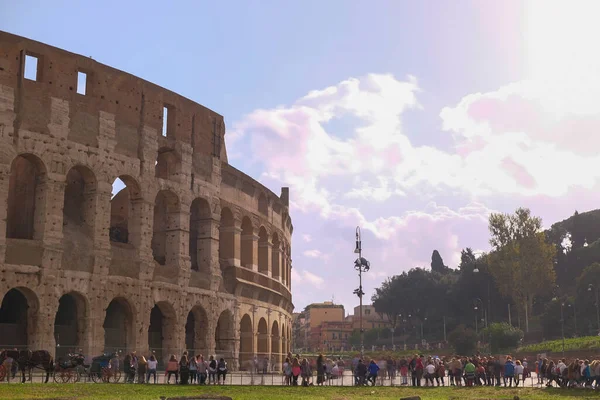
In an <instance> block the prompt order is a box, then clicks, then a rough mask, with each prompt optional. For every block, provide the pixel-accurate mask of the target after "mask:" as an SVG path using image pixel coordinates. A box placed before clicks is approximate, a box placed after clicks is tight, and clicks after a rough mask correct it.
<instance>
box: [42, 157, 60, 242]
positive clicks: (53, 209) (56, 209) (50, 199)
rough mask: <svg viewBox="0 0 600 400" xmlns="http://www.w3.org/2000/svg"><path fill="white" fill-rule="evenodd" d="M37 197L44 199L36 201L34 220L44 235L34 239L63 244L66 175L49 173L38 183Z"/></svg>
mask: <svg viewBox="0 0 600 400" xmlns="http://www.w3.org/2000/svg"><path fill="white" fill-rule="evenodd" d="M57 168H58V167H57ZM62 169H63V170H64V164H62ZM36 197H37V200H40V199H43V200H42V201H36V204H35V222H34V226H35V227H36V228H37V227H40V228H41V232H42V235H41V237H36V236H37V235H36V236H34V239H42V240H43V242H44V245H57V246H62V239H63V231H62V228H63V206H64V199H65V176H64V175H62V176H61V175H56V174H48V176H47V178H46V179H45V180H44V181H42V182H39V183H38V187H37V190H36Z"/></svg>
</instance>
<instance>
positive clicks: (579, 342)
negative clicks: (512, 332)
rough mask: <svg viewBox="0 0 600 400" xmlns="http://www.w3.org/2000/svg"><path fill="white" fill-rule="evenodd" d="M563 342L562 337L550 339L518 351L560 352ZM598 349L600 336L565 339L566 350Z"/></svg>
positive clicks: (599, 347)
mask: <svg viewBox="0 0 600 400" xmlns="http://www.w3.org/2000/svg"><path fill="white" fill-rule="evenodd" d="M562 344H563V342H562V339H558V340H549V341H546V342H541V343H535V344H530V345H527V346H523V347H521V348H520V349H519V350H518V351H523V352H543V351H547V350H549V351H552V352H559V351H562ZM597 349H600V336H584V337H578V338H569V339H565V351H571V350H597Z"/></svg>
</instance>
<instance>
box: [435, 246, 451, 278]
mask: <svg viewBox="0 0 600 400" xmlns="http://www.w3.org/2000/svg"><path fill="white" fill-rule="evenodd" d="M449 269H450V268H448V267H447V266H446V265H444V260H443V259H442V256H441V255H440V252H439V251H437V250H434V251H433V253H432V254H431V271H432V272H437V273H439V274H444V273H446V272H448V270H449Z"/></svg>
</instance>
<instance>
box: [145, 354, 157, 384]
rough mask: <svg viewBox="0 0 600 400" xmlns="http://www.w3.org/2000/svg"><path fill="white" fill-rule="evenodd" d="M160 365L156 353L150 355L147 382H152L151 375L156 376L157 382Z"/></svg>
mask: <svg viewBox="0 0 600 400" xmlns="http://www.w3.org/2000/svg"><path fill="white" fill-rule="evenodd" d="M157 366H158V361H156V357H155V356H154V354H152V355H151V356H150V358H149V359H148V362H147V369H148V372H147V373H146V382H148V383H150V376H151V375H152V376H153V377H154V383H156V367H157Z"/></svg>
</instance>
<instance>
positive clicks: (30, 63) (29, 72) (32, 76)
mask: <svg viewBox="0 0 600 400" xmlns="http://www.w3.org/2000/svg"><path fill="white" fill-rule="evenodd" d="M23 77H24V78H25V79H29V80H30V81H37V80H38V58H37V57H36V56H32V55H31V54H26V55H25V71H24V73H23Z"/></svg>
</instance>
